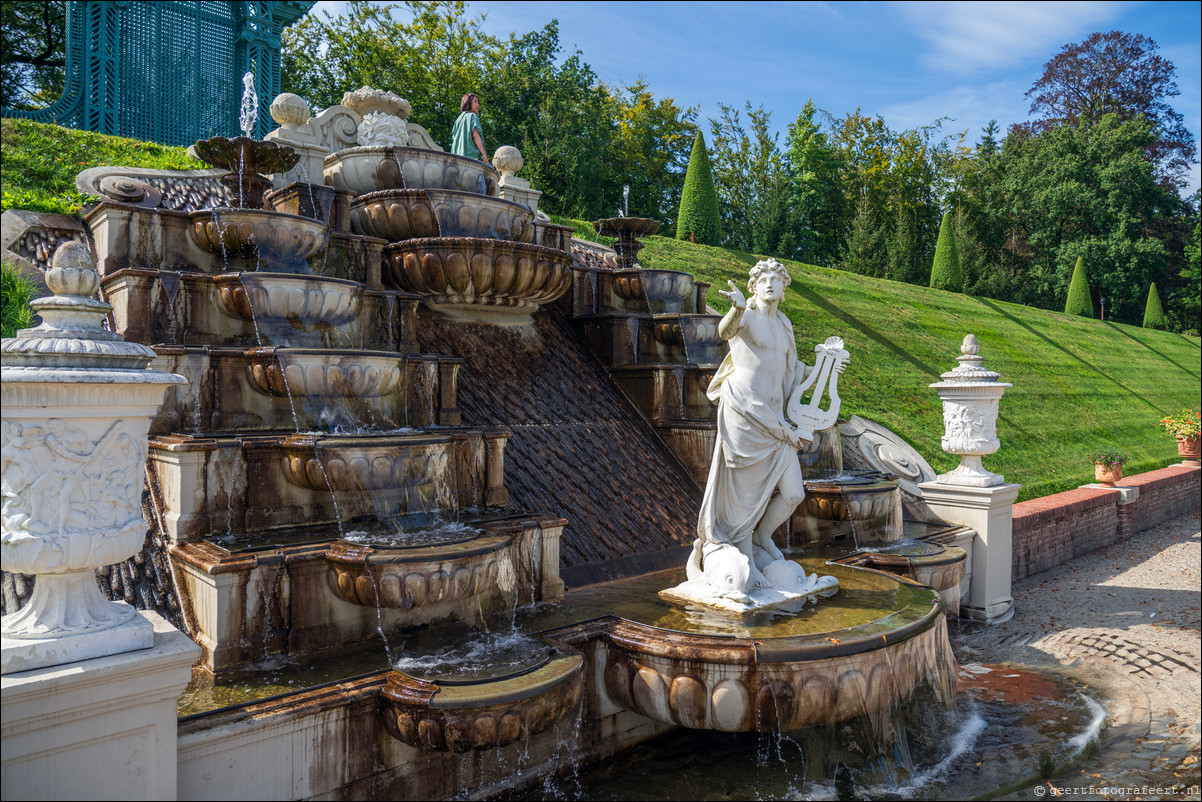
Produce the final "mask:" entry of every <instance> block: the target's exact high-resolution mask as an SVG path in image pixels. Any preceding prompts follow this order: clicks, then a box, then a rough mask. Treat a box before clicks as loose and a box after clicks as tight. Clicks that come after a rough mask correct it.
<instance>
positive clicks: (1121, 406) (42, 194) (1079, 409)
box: [0, 120, 1202, 498]
mask: <svg viewBox="0 0 1202 802" xmlns="http://www.w3.org/2000/svg"><path fill="white" fill-rule="evenodd" d="M0 133H2V135H3V136H2V139H3V143H2V144H3V148H2V150H0V160H2V162H0V163H2V167H3V171H2V179H3V180H2V183H3V206H4V208H27V209H39V210H43V211H54V212H66V213H72V212H74V211H76V210H78V208H79V204H80V203H81V202H83V201H84V198H83V196H81V195H79V194H78V193H77V192H76V191H75V187H74V177H75V174H76V173H77V172H78V171H80V170H82V169H84V168H85V167H91V166H95V165H98V164H123V165H128V166H137V167H158V168H162V167H174V168H195V167H199V166H202V165H199V164H197V163H196V162H193V161H192V160H190V159H188V157H187V156H186V155H185V154H184V150H183V148H166V147H162V146H159V145H155V144H152V143H145V142H137V141H134V140H128V139H120V138H117V137H109V136H103V135H100V134H91V133H86V132H82V131H75V130H72V129H66V128H60V127H58V126H53V125H41V124H38V123H30V122H23V121H15V120H4V121H3V124H2V131H0ZM557 222H563V223H566V224H568V225H574V226H576V228H577V230H578V231H579V232H580V235H581V236H584V237H586V238H588V239H594V240H596V239H598V238H597V237H596V234H595V232H594V231H593V229H592V226H591V225H590V224H588V223H587V222H583V221H576V220H557ZM603 241H604V240H603ZM645 244H646V248H645V249H644V250H643V251H642V252H641V253H640V261H641V262H642V264H643V265H645V266H647V267H660V268H669V269H675V270H686V271H688V272H690V273H692V274H694V275H695V276H697V278H698V279H699V280H701V281H708V282H710V283H711V284H712V285H713V286H712V287H711V288H710V292H709V303H710V304H711V305H712V306H714V307H715V308H717V309H720V310H725V309H726V308H727V302H726V299H725V298H723V297H722V296H720V295H718V292H717V291H718V289H725V288H726V282H727V280H728V279H734V280H735V281H736V282H737V283H738V284H739V285H740V286H743V285H745V283H746V279H747V268H748V267H749V266H750V265H752V264H754V263H755V261H756V258H757V257H755V256H752V255H750V254H746V253H740V252H737V251H731V250H727V249H724V248H714V247H707V246H704V245H693V244H690V243H688V242H680V241H677V240H673V239H667V238H665V237H649V238H647V240H646V241H645ZM790 269H791V271H792V275H793V283H792V285H791V286H790V287H789V289H788V291H787V293H786V298H785V305H784V309H785V311H786V313H787V314H788V315H789V317H790V319H792V320H793V322H794V327H795V329H796V331H797V334H798V347H799V351H800V352H801V353H802V354H803V358H804V354H806V353H810V352H811V349H812V348H813V346H814V344H815V343H817V342H821V341H822V340H824V339H826V338H827V337H828V336H830V335H832V334H838V335H839V336H841V337H843V339H844V340H845V341H846V343H847V347H848V349H849V350H850V351H851V354H852V362H851V365H850V366H849V367H848V369H847V372H846V373H845V374H844V376H843V378H842V379H841V380H840V383H839V384H840V395H841V396H842V398H843V409H844V411H845V413H846V414H860V415H864V416H866V417H869V418H872V419H874V420H879V421H881V422H882V423H884V424H885V425H887V426H889V427H890V428H891V429H893V430H894V431H896V432H897V433H898V434H900V435H902V436H903V437H905V438H906V439H907V440H908V441H910V443H912V444H913V445H914V447H915V448H917V449H918V450H919V451H920V452H921V453H922V454H923V455H924V456H926V457H927V459H928V460H930V462H931V464H932V465H933V466H934V467H935V468H936V469H937V470H939V471H945V470H949V469H951V468H952V467H954V465H955V459H954V458H952V457H950V456H948V455H946V454H944V453H943V452H942V451H941V450H940V448H939V436H940V434H941V433H942V427H943V424H942V413H941V411H940V406H939V399H938V397H937V396H936V395H935V392H934V391H933V390H930V389H928V387H927V385H928V384H929V383H931V382H933V381H938V379H939V374H940V373H943V372H945V371H948V370H951V369H952V368H954V367H955V366H956V360H955V358H956V357H957V356H958V355H959V353H960V351H959V348H960V342H961V340H962V339H963V337H964V335H965V334H967V333H970V332H971V333H973V334H975V335H976V336H977V338H978V339H979V340H980V341H981V353H982V356H983V357H984V358H985V365H986V367H988V368H991V369H993V370H996V371H998V372H999V373H1001V374H1002V380H1003V381H1007V382H1011V383H1013V384H1014V387H1013V388H1012V389H1010V390H1007V391H1006V395H1005V396H1004V397H1003V398H1002V407H1001V410H1002V413H1001V418H1000V420H999V422H998V435H999V437H1000V438H1001V440H1002V449H1001V451H1000V452H998V453H997V454H995V455H993V456H991V457H987V458H986V460H985V465H986V466H987V467H989V468H990V469H991V470H993V471H996V472H998V473H1002V474H1004V475H1005V476H1006V478H1007V480H1009V481H1013V482H1020V483H1022V484H1023V485H1024V487H1023V491H1022V495H1021V496H1020V497H1021V498H1032V497H1037V496H1042V495H1047V494H1049V493H1054V492H1058V491H1060V490H1066V489H1069V488H1072V487H1076V486H1077V485H1078V484H1082V483H1084V482H1087V481H1091V480H1092V465H1091V464H1090V463H1089V460H1088V459H1087V458H1086V454H1087V452H1089V451H1090V450H1091V449H1093V448H1094V447H1095V446H1099V445H1105V444H1113V445H1116V446H1120V447H1122V448H1124V449H1126V450H1128V451H1130V452H1131V454H1132V460H1131V462H1130V463H1128V465H1127V467H1126V472H1127V473H1128V474H1132V473H1137V472H1140V471H1146V470H1151V469H1154V468H1158V467H1162V466H1164V465H1168V464H1171V463H1174V462H1177V461H1178V459H1177V456H1176V445H1175V443H1174V441H1173V440H1172V439H1171V438H1169V437H1166V436H1165V435H1164V433H1163V431H1162V430H1161V429H1160V427H1159V426H1158V421H1159V420H1160V418H1162V417H1164V416H1165V415H1166V414H1169V413H1174V412H1178V411H1180V410H1181V408H1182V407H1192V408H1197V407H1198V405H1199V396H1200V395H1202V385H1200V381H1199V374H1200V373H1202V369H1200V367H1199V363H1200V361H1202V347H1200V344H1199V340H1198V339H1197V338H1187V337H1182V336H1180V335H1176V334H1170V333H1168V332H1163V331H1155V330H1152V329H1144V328H1137V327H1134V326H1126V325H1121V324H1120V325H1114V324H1112V323H1109V322H1105V323H1104V322H1101V321H1098V320H1091V319H1087V318H1082V317H1076V316H1068V315H1063V314H1058V313H1055V312H1045V311H1042V310H1037V309H1032V308H1029V307H1024V306H1018V305H1015V304H1007V303H1001V302H997V301H991V300H988V299H985V298H974V297H970V296H965V295H960V294H953V293H947V292H942V291H939V290H931V289H927V288H924V287H918V286H914V285H910V284H901V283H897V282H892V281H886V280H882V279H872V278H867V277H864V276H858V275H854V274H851V273H845V272H842V271H838V270H828V269H825V268H820V267H812V266H809V265H801V264H791V265H790Z"/></svg>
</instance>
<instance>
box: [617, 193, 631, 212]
mask: <svg viewBox="0 0 1202 802" xmlns="http://www.w3.org/2000/svg"><path fill="white" fill-rule="evenodd" d="M629 212H630V187H629V186H625V185H623V187H622V205H621V206H619V207H618V217H626V216H627V215H628V214H629Z"/></svg>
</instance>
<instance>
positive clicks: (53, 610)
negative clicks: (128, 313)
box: [0, 242, 186, 674]
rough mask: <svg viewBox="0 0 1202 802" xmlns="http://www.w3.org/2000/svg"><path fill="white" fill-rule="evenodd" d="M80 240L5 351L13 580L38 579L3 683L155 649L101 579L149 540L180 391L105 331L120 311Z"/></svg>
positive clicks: (5, 547)
mask: <svg viewBox="0 0 1202 802" xmlns="http://www.w3.org/2000/svg"><path fill="white" fill-rule="evenodd" d="M99 283H100V276H99V275H98V274H97V272H96V270H95V268H94V267H93V265H92V261H91V255H90V253H89V252H88V248H87V246H86V245H83V244H82V243H75V242H73V243H67V244H64V245H63V246H61V247H60V248H59V249H58V251H57V252H56V253H55V255H54V261H53V264H52V266H51V268H50V269H49V270H47V271H46V284H47V285H48V286H49V287H50V289H51V291H52V292H54V293H55V295H54V297H50V298H43V299H41V300H38V301H34V302H33V304H32V306H33V308H34V310H35V311H36V312H38V313H39V314H40V315H41V316H42V320H43V323H42V325H40V326H38V327H37V328H32V329H23V330H22V331H20V332H19V333H18V335H17V336H16V337H15V338H10V339H5V340H4V344H3V356H2V363H0V364H2V365H3V369H2V371H3V404H4V429H3V444H4V458H3V488H4V522H3V526H4V528H3V540H2V548H0V554H2V555H3V565H4V570H6V571H16V572H20V573H27V574H36V575H37V581H36V585H35V588H34V593H33V596H32V598H31V599H30V601H29V603H28V604H27V605H26V606H25V607H24V608H22V609H21V610H19V611H17V612H15V613H11V614H9V615H6V616H5V617H4V619H3V624H2V627H3V630H2V631H3V636H4V646H3V673H5V674H8V673H12V672H17V671H26V670H29V669H33V668H42V667H46V666H54V665H60V664H63V663H67V662H73V661H76V660H84V659H89V658H94V657H101V656H104V655H110V654H119V653H121V652H126V651H133V650H137V649H146V648H150V647H151V646H152V645H153V637H154V631H153V626H152V625H151V624H150V622H148V621H147V620H145V619H144V618H142V617H139V616H137V615H136V614H135V613H136V611H135V610H134V608H133V607H131V606H130V605H128V604H125V603H124V602H111V601H108V600H107V599H105V598H104V597H103V596H102V595H101V593H100V590H99V588H98V587H97V584H96V578H95V576H94V571H95V569H96V568H99V567H101V566H104V565H111V564H113V563H117V562H121V561H122V560H125V559H128V558H129V557H130V556H132V555H133V554H134V553H135V552H137V551H138V550H139V549H140V548H141V547H142V544H143V542H144V541H145V539H146V529H147V523H146V519H145V517H144V516H143V513H142V482H143V473H144V465H145V462H146V451H147V441H146V433H147V430H148V428H149V426H150V421H151V418H152V417H154V415H155V414H156V413H157V412H158V410H159V407H160V405H161V404H162V402H163V395H164V393H165V392H166V391H167V388H168V387H169V386H171V385H176V384H184V383H185V382H186V380H185V379H184V378H183V377H181V376H177V375H175V374H171V373H163V372H161V371H156V370H147V369H146V367H147V365H148V364H149V363H150V361H151V360H152V359H153V358H154V357H155V353H154V351H152V350H151V349H150V348H147V347H146V346H144V345H139V344H137V343H129V342H125V341H124V340H123V339H122V337H121V335H120V334H117V333H116V332H111V331H107V330H105V329H104V328H102V325H101V322H102V321H103V320H104V318H105V316H106V315H107V314H108V313H109V312H110V311H111V310H112V307H111V306H110V305H109V304H107V303H104V302H102V301H98V300H95V299H93V298H92V297H91V296H92V293H94V292H95V291H96V288H97V286H98V285H99Z"/></svg>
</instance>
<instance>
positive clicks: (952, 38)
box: [895, 2, 1131, 73]
mask: <svg viewBox="0 0 1202 802" xmlns="http://www.w3.org/2000/svg"><path fill="white" fill-rule="evenodd" d="M1130 5H1131V3H1128V2H1089V3H1080V2H1012V3H993V2H990V3H981V2H946V3H937V2H920V3H898V4H896V5H895V7H896V8H897V10H898V11H899V12H900V13H901V15H902V17H904V18H905V19H907V20H909V21H910V22H911V23H912V24H913V26H914V31H913V32H914V34H915V35H916V36H918V37H919V38H921V39H924V40H926V41H927V42H929V43H930V44H931V46H932V49H931V51H930V52H929V53H927V54H926V55H925V56H924V57H923V61H924V62H926V64H927V65H928V66H930V67H933V68H935V69H938V70H941V71H947V72H953V73H969V72H974V71H977V70H984V69H998V68H1005V67H1011V66H1016V65H1019V64H1021V63H1022V62H1023V61H1025V60H1026V59H1029V58H1030V57H1032V56H1040V55H1043V54H1046V56H1047V57H1050V56H1051V55H1052V54H1053V52H1054V51H1055V50H1056V49H1057V48H1059V47H1060V46H1061V45H1063V44H1064V43H1065V42H1069V41H1073V40H1074V39H1075V38H1080V37H1082V36H1084V35H1088V34H1089V33H1092V32H1093V31H1094V30H1098V29H1099V28H1104V27H1105V26H1106V25H1108V24H1109V23H1110V22H1111V21H1112V20H1115V19H1117V18H1118V17H1119V16H1120V15H1121V14H1122V13H1123V12H1124V11H1125V10H1126V9H1127V8H1128V7H1129V6H1130Z"/></svg>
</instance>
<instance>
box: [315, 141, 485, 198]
mask: <svg viewBox="0 0 1202 802" xmlns="http://www.w3.org/2000/svg"><path fill="white" fill-rule="evenodd" d="M323 173H324V179H323V183H325V184H328V185H330V186H333V187H340V188H342V189H350V190H354V192H355V194H356V195H366V194H367V193H369V192H377V191H379V190H381V189H453V190H458V191H460V192H471V193H474V194H477V195H494V196H495V195H496V194H497V181H498V179H499V178H500V173H498V172H497V169H496V168H495V167H493V166H492V165H489V164H485V163H484V162H482V161H477V160H476V159H469V158H468V157H466V156H457V155H455V154H454V153H447V152H445V151H441V150H426V149H425V148H401V147H392V146H368V147H358V148H347V149H346V150H340V151H338V152H336V153H331V154H330V155H329V156H326V158H325V161H324V164H323Z"/></svg>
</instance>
